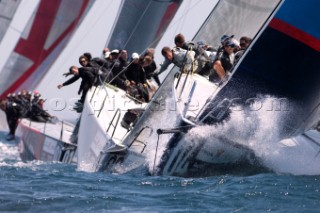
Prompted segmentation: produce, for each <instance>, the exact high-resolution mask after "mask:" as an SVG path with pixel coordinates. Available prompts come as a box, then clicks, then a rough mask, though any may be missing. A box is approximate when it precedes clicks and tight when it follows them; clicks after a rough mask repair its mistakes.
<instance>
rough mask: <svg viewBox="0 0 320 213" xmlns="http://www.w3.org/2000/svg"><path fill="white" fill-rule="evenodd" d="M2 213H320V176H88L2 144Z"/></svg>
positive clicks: (143, 171)
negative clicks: (21, 154) (23, 156)
mask: <svg viewBox="0 0 320 213" xmlns="http://www.w3.org/2000/svg"><path fill="white" fill-rule="evenodd" d="M0 182H1V184H0V212H68V213H69V212H75V213H79V212H319V211H320V210H319V206H320V176H294V175H286V174H276V173H273V172H263V173H257V174H253V175H252V174H251V175H229V174H224V175H219V176H212V177H205V178H181V177H168V176H150V175H148V174H147V172H146V171H145V170H144V169H141V170H136V171H133V172H130V173H128V174H121V175H119V174H106V173H86V172H83V171H77V168H76V165H71V164H63V163H59V162H41V161H32V162H23V161H21V160H20V158H19V154H18V148H17V144H15V143H13V142H7V141H5V140H3V139H2V140H1V142H0Z"/></svg>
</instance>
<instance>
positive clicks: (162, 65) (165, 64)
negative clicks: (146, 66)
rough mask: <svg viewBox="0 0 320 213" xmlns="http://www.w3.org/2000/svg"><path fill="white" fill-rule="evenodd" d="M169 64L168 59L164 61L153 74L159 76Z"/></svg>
mask: <svg viewBox="0 0 320 213" xmlns="http://www.w3.org/2000/svg"><path fill="white" fill-rule="evenodd" d="M170 64H171V61H169V60H168V59H165V60H164V62H163V63H162V64H160V69H159V70H157V71H158V72H157V71H155V73H156V72H157V73H156V74H157V75H160V74H161V73H163V72H164V71H165V70H166V69H167V68H168V66H169V65H170Z"/></svg>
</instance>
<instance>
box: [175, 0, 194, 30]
mask: <svg viewBox="0 0 320 213" xmlns="http://www.w3.org/2000/svg"><path fill="white" fill-rule="evenodd" d="M190 5H191V1H188V6H187V7H186V8H185V10H184V13H185V14H186V13H187V11H189V10H190ZM186 17H187V16H184V17H183V18H182V21H181V22H182V23H181V24H180V29H179V32H181V30H182V29H183V26H184V25H185V22H186ZM177 29H178V28H177ZM176 34H177V33H176Z"/></svg>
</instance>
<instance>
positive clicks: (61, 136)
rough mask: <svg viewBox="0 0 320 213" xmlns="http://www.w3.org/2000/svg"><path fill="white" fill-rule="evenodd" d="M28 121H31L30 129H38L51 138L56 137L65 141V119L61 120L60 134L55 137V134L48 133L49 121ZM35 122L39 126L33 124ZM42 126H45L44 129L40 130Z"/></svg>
mask: <svg viewBox="0 0 320 213" xmlns="http://www.w3.org/2000/svg"><path fill="white" fill-rule="evenodd" d="M28 121H29V128H30V129H37V130H38V131H39V132H42V134H46V135H47V136H48V137H50V138H54V139H57V140H60V141H63V132H64V127H65V122H64V121H63V120H61V129H60V136H59V137H53V136H50V135H49V134H47V123H48V122H36V121H32V120H31V119H28ZM33 123H36V124H37V127H35V126H32V124H33ZM40 124H43V125H40ZM42 126H43V128H42V131H40V130H41V127H42Z"/></svg>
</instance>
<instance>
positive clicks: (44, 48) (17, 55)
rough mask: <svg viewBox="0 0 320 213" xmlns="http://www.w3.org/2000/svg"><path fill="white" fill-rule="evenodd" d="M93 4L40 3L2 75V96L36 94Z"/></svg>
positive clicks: (64, 1) (67, 2) (0, 87)
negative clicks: (19, 93)
mask: <svg viewBox="0 0 320 213" xmlns="http://www.w3.org/2000/svg"><path fill="white" fill-rule="evenodd" d="M92 3H93V1H90V0H82V1H79V2H77V3H76V4H75V3H74V2H73V1H67V0H63V1H50V2H48V1H43V0H42V1H39V3H38V6H37V8H36V10H35V11H34V13H33V16H32V17H30V19H29V21H28V23H27V25H26V26H25V27H24V30H23V31H22V32H21V33H20V39H19V41H18V42H17V44H16V46H15V48H14V50H13V51H12V53H11V54H10V56H9V57H8V60H7V61H6V64H5V65H4V67H3V69H2V70H1V72H0V79H1V84H0V85H1V86H0V91H1V94H0V96H1V97H2V98H3V97H6V95H7V94H8V93H14V92H16V91H19V90H22V89H28V90H34V89H35V88H36V86H37V85H38V84H39V82H40V81H41V79H42V78H43V77H44V76H45V75H46V73H47V70H48V69H49V68H50V66H51V65H52V63H53V62H54V61H55V59H56V58H57V57H58V56H59V54H60V52H61V51H62V50H63V48H64V46H65V45H66V43H67V42H68V41H69V39H70V38H71V36H72V34H73V33H74V32H75V30H76V29H77V26H78V24H79V23H80V22H81V20H82V19H83V17H84V16H85V15H86V13H87V12H88V10H89V9H90V7H91V6H92Z"/></svg>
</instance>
